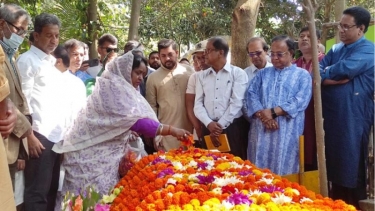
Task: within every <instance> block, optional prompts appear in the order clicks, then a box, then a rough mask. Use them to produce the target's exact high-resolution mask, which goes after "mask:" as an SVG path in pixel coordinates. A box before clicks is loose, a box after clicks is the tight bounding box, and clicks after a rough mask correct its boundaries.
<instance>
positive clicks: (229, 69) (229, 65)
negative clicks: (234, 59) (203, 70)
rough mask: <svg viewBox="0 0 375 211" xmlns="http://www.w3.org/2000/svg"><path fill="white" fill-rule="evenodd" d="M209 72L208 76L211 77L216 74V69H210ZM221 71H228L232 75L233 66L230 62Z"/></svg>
mask: <svg viewBox="0 0 375 211" xmlns="http://www.w3.org/2000/svg"><path fill="white" fill-rule="evenodd" d="M207 70H208V71H207V74H206V75H209V74H211V73H213V72H215V70H214V68H212V67H210V68H208V69H207ZM221 70H224V71H227V72H229V73H230V72H232V65H231V64H230V63H229V62H227V63H225V65H224V67H223V68H222V69H221Z"/></svg>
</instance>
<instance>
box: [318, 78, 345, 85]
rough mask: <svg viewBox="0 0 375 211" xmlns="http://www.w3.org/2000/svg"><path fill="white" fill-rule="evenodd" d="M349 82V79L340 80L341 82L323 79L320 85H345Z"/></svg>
mask: <svg viewBox="0 0 375 211" xmlns="http://www.w3.org/2000/svg"><path fill="white" fill-rule="evenodd" d="M349 81H350V80H349V79H342V80H339V81H335V80H331V79H325V80H324V81H323V83H322V85H324V86H329V85H341V84H346V83H348V82H349Z"/></svg>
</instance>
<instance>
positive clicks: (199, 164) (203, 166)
mask: <svg viewBox="0 0 375 211" xmlns="http://www.w3.org/2000/svg"><path fill="white" fill-rule="evenodd" d="M207 166H208V164H207V163H205V162H201V163H198V168H200V169H202V170H206V168H207Z"/></svg>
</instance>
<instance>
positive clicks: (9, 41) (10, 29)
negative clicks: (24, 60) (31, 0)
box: [0, 4, 38, 188]
mask: <svg viewBox="0 0 375 211" xmlns="http://www.w3.org/2000/svg"><path fill="white" fill-rule="evenodd" d="M30 23H31V18H30V16H29V14H28V13H27V12H26V11H25V10H24V9H22V8H21V7H20V6H18V5H14V4H6V5H4V6H3V7H1V8H0V44H1V48H2V49H3V50H4V52H5V55H6V56H5V62H4V65H3V68H4V72H5V74H6V77H7V79H8V82H9V89H10V94H9V98H10V99H11V101H12V102H13V103H14V105H15V107H16V108H17V112H16V114H17V119H18V121H17V122H16V124H15V127H14V129H13V132H12V133H11V134H10V135H9V137H8V138H7V139H5V140H4V143H5V148H6V152H7V159H8V164H9V171H10V174H11V178H12V183H13V188H14V177H15V173H16V171H17V169H18V170H22V169H23V168H24V165H17V163H18V162H17V159H25V157H27V155H26V154H25V153H26V152H25V148H26V149H27V148H28V144H27V140H26V139H24V138H25V137H27V138H28V139H29V140H31V141H34V140H37V141H38V139H37V138H36V137H35V136H34V134H33V132H32V128H31V123H30V122H31V116H30V113H29V108H28V105H27V102H26V99H25V96H24V95H23V92H22V88H21V80H20V74H19V70H18V67H17V64H16V63H15V59H14V54H15V52H16V51H17V49H18V47H19V45H20V44H21V43H22V42H23V39H24V37H25V35H26V33H27V28H28V25H29V24H30ZM22 140H23V141H22Z"/></svg>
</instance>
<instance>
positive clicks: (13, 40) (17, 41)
mask: <svg viewBox="0 0 375 211" xmlns="http://www.w3.org/2000/svg"><path fill="white" fill-rule="evenodd" d="M23 39H24V38H23V37H21V36H19V35H18V34H16V33H12V35H11V36H10V38H9V39H8V38H6V37H5V36H4V37H3V42H4V43H6V44H7V45H9V47H11V48H13V49H17V48H18V47H19V46H20V45H21V44H22V42H23Z"/></svg>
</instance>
